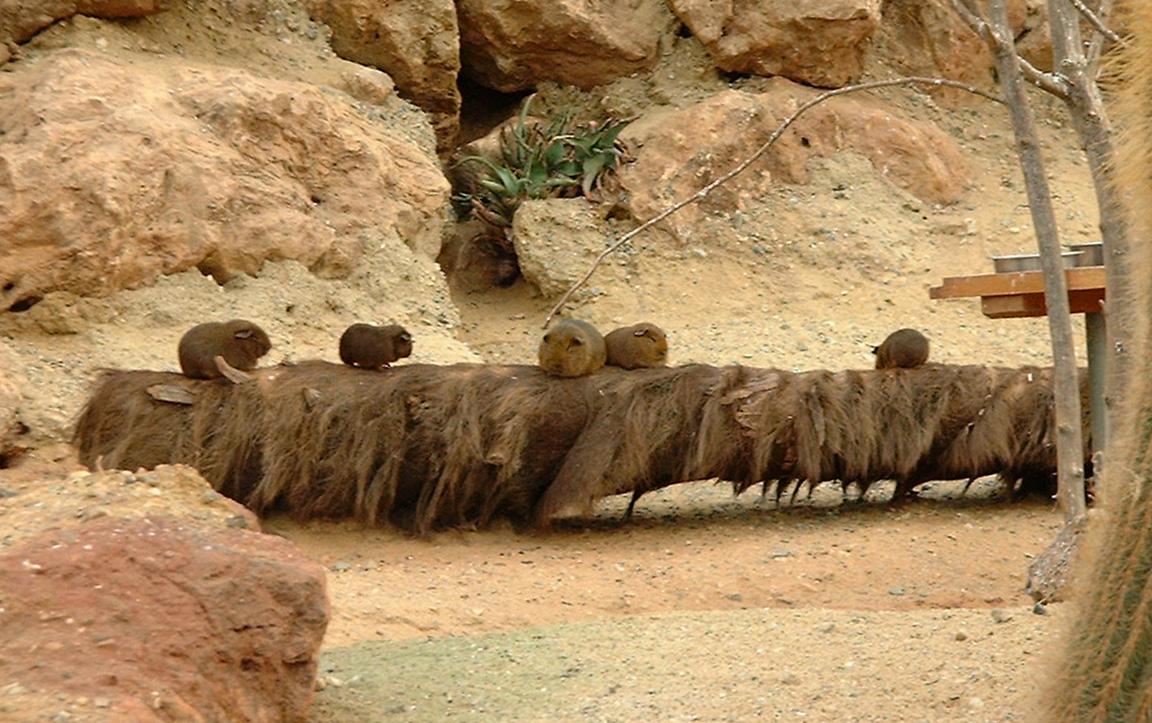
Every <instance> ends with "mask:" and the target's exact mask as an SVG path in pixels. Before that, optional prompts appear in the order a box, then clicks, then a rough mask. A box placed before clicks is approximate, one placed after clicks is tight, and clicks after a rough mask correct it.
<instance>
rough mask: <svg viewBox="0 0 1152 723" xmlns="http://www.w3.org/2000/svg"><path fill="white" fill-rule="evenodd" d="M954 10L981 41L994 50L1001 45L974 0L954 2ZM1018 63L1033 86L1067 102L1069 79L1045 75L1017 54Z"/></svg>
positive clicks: (1013, 45)
mask: <svg viewBox="0 0 1152 723" xmlns="http://www.w3.org/2000/svg"><path fill="white" fill-rule="evenodd" d="M952 9H953V10H955V11H956V14H957V15H959V16H960V19H961V20H963V21H964V22H965V23H966V24H967V25H968V27H969V28H971V30H972V32H974V33H976V35H978V36H979V37H980V39H981V40H983V41H984V43H985V44H986V45H987V46H988V47H989V48H993V47H995V46H996V44H997V43H999V40H998V39H997V38H995V37H994V36H993V35H992V31H991V30H989V28H988V22H987V21H986V20H985V19H984V18H983V16H981V15H980V12H979V10H978V8H977V7H976V4H975V3H973V2H972V0H952ZM1012 52H1014V53H1015V52H1016V46H1015V44H1014V43H1013V44H1012ZM1016 62H1017V63H1019V67H1020V74H1021V75H1023V76H1024V79H1025V80H1027V81H1028V82H1029V83H1031V84H1032V85H1034V86H1036V87H1037V88H1039V89H1041V90H1043V91H1046V92H1048V93H1051V94H1052V95H1054V96H1056V97H1057V98H1059V99H1060V100H1063V101H1067V100H1068V99H1069V96H1070V93H1071V91H1070V89H1069V85H1068V79H1067V78H1065V77H1064V76H1062V75H1059V74H1057V73H1045V72H1043V71H1042V70H1040V69H1039V68H1037V67H1036V66H1034V65H1032V64H1031V63H1029V62H1028V61H1027V60H1025V59H1024V58H1022V57H1020V54H1019V53H1016Z"/></svg>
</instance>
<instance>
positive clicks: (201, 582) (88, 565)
mask: <svg viewBox="0 0 1152 723" xmlns="http://www.w3.org/2000/svg"><path fill="white" fill-rule="evenodd" d="M160 477H167V478H173V477H175V478H179V485H180V486H181V487H182V488H184V490H185V492H187V490H188V488H191V489H194V490H197V491H196V494H198V495H201V496H203V497H204V498H205V499H206V500H207V498H208V497H209V496H214V497H213V499H214V500H215V501H214V502H213V503H212V504H214V505H216V506H218V507H221V509H222V511H226V510H225V508H226V509H232V508H233V507H234V508H235V509H233V512H234V513H235V514H232V515H231V516H229V517H228V520H229V525H230V528H229V527H225V526H223V525H220V524H219V523H214V522H212V521H211V520H214V519H217V517H216V516H214V515H210V514H206V515H203V516H204V517H205V521H198V520H195V519H192V518H190V517H187V516H186V515H187V511H185V513H184V514H182V515H180V516H177V515H178V514H180V513H179V512H177V511H175V510H172V509H171V508H173V507H174V506H173V505H169V508H170V511H169V513H168V514H151V515H148V516H144V517H133V518H121V517H116V516H113V514H112V512H113V511H114V510H115V509H116V506H117V503H116V502H115V501H114V500H110V499H109V498H108V497H105V498H104V500H105V502H106V504H105V505H92V506H90V507H87V508H86V509H85V508H84V507H82V508H81V509H82V510H84V511H83V512H82V513H81V515H80V519H82V520H84V521H83V522H80V523H79V524H77V523H76V522H75V521H74V522H72V524H70V525H69V524H68V523H65V524H64V526H63V527H53V528H51V529H50V530H49V531H47V532H44V533H41V534H39V535H34V536H31V537H26V538H24V539H21V540H20V541H19V542H17V543H15V544H14V545H12V546H11V547H10V548H8V549H7V550H4V551H3V553H2V554H0V591H2V592H0V597H2V600H0V608H2V609H3V613H2V614H0V680H4V681H5V682H6V683H7V682H9V681H18V682H17V683H16V685H15V687H12V686H9V687H8V688H7V689H6V692H7V695H5V696H3V699H2V700H0V717H3V718H5V719H6V720H32V719H35V720H47V719H48V718H49V716H50V715H52V714H54V713H62V714H65V715H67V716H69V717H68V718H67V719H69V720H73V719H79V720H124V721H128V720H131V721H151V720H155V721H162V720H237V721H239V720H249V721H256V720H259V721H304V720H306V718H307V713H308V708H309V706H310V704H311V700H312V690H313V681H314V679H315V674H316V669H317V663H318V655H319V647H320V643H321V640H322V638H323V635H324V631H325V629H326V627H327V622H328V600H327V592H326V586H325V578H324V571H323V569H322V568H321V567H320V566H319V565H318V564H316V563H313V562H311V561H309V560H308V559H306V558H305V557H304V556H303V554H302V553H301V552H299V550H297V549H296V547H295V546H294V545H292V544H291V543H289V542H287V541H286V540H284V539H282V538H279V537H274V536H271V535H264V534H260V533H258V532H254V531H252V530H250V529H243V528H244V527H246V526H254V525H255V524H256V523H255V519H254V518H253V517H252V516H251V513H247V512H246V511H242V510H241V508H239V506H238V505H235V503H232V502H230V501H227V500H224V499H223V498H220V496H219V495H217V494H216V493H214V492H212V491H211V490H210V488H208V487H207V483H205V482H204V481H203V479H202V478H200V477H199V476H198V475H196V474H195V472H194V471H192V470H190V469H188V468H180V467H176V468H171V467H167V468H159V469H158V470H157V471H156V472H151V473H146V474H145V475H144V476H142V477H137V476H134V475H129V474H128V473H113V472H109V473H101V474H99V475H85V474H84V473H80V474H78V475H74V476H73V478H70V481H65V482H64V483H62V484H60V485H58V486H61V487H69V486H70V482H74V483H77V484H78V486H79V489H82V490H83V492H84V494H83V495H80V496H77V497H72V498H71V499H72V500H73V501H72V506H73V509H75V505H76V504H77V503H80V502H82V501H86V502H92V501H93V500H92V498H91V497H90V496H89V495H90V494H94V493H96V492H97V491H100V490H108V489H113V488H118V487H120V485H126V484H132V485H134V486H135V487H136V488H139V489H140V491H141V493H144V495H143V496H144V498H145V499H148V498H151V499H153V500H155V499H156V498H155V496H152V495H150V494H147V493H150V492H152V491H156V490H161V489H165V487H166V486H167V484H166V483H164V482H161V481H160V480H159V479H158V478H160ZM129 479H131V480H132V481H131V483H129V482H128V480H129ZM117 481H120V484H119V485H117V484H116V482H117ZM153 483H155V484H156V485H157V486H153ZM39 496H40V497H41V499H44V497H45V495H44V494H43V493H41V494H40V495H39ZM120 496H121V497H122V496H124V495H123V494H121V495H120ZM5 504H6V505H12V506H18V505H21V504H22V502H21V496H20V495H17V496H15V497H13V498H11V499H9V500H6V501H5ZM135 504H136V510H137V514H138V513H139V511H140V510H141V508H142V507H145V506H147V505H140V504H139V503H138V502H137V503H135ZM185 510H187V508H185ZM19 512H20V510H16V511H15V512H14V517H15V518H16V519H24V518H22V517H20V516H19ZM128 514H132V512H128ZM49 519H50V518H49V517H48V516H41V518H40V522H41V524H47V522H48V520H49ZM75 519H76V516H75V515H73V520H75ZM233 522H235V523H238V524H235V525H233V524H232V523H233ZM17 591H18V594H17Z"/></svg>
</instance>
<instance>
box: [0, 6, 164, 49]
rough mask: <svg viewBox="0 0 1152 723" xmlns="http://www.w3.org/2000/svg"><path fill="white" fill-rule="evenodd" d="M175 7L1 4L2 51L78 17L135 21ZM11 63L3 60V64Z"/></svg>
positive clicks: (0, 33) (0, 44)
mask: <svg viewBox="0 0 1152 723" xmlns="http://www.w3.org/2000/svg"><path fill="white" fill-rule="evenodd" d="M170 7H172V0H0V48H2V47H3V46H4V45H5V44H7V43H23V42H24V41H25V40H28V39H29V38H31V37H32V36H33V35H35V34H36V33H37V32H38V31H40V30H43V29H44V28H46V27H48V26H49V25H51V24H52V23H54V22H56V21H57V20H62V19H64V18H69V17H72V16H73V15H76V14H77V13H79V14H82V15H90V16H92V17H95V18H135V17H141V16H144V15H154V14H156V13H159V12H163V11H164V10H167V9H168V8H170ZM5 61H7V58H6V57H2V56H0V62H5Z"/></svg>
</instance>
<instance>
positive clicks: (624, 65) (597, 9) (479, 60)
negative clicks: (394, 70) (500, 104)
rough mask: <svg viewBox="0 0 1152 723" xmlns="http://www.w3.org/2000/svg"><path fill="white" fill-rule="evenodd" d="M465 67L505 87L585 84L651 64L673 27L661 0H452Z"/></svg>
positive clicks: (483, 79) (487, 83)
mask: <svg viewBox="0 0 1152 723" xmlns="http://www.w3.org/2000/svg"><path fill="white" fill-rule="evenodd" d="M457 10H458V12H459V17H460V55H461V60H462V65H463V68H464V71H463V72H464V73H466V74H467V75H468V76H469V77H471V78H472V79H473V80H475V81H476V82H478V83H479V84H481V85H483V86H485V87H488V88H493V89H495V90H499V91H502V92H505V93H511V92H515V91H518V90H526V89H529V88H533V87H535V86H536V84H537V83H540V82H541V81H545V80H551V81H555V82H557V83H560V84H564V85H575V86H578V87H580V88H590V87H593V86H596V85H600V84H602V83H606V82H608V81H610V80H613V79H615V78H620V77H623V76H627V75H629V74H631V73H636V72H639V71H644V70H648V69H650V68H652V67H653V66H654V65H655V64H656V62H657V61H658V60H659V58H660V41H661V38H662V37H664V36H665V35H666V34H667V33H669V32H670V30H671V27H672V22H673V18H672V14H671V13H670V12H669V11H668V8H667V7H666V6H665V5H664V3H663V2H661V0H624V1H623V2H612V3H599V4H596V5H590V4H589V3H587V2H582V1H580V0H526V1H522V2H508V0H459V2H457Z"/></svg>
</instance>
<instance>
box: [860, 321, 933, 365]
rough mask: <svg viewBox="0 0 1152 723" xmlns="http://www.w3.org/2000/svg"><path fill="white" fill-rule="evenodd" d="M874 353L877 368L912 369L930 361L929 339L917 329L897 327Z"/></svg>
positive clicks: (873, 350)
mask: <svg viewBox="0 0 1152 723" xmlns="http://www.w3.org/2000/svg"><path fill="white" fill-rule="evenodd" d="M872 353H873V354H875V355H876V368H877V369H895V368H897V367H900V368H904V369H911V368H912V367H918V366H920V365H921V364H923V363H924V362H926V361H928V339H927V337H925V336H924V335H923V334H921V333H920V332H918V331H916V330H915V329H897V330H896V331H894V332H892V333H891V334H889V335H888V338H887V339H885V340H884V341H883V342H882V343H881V344H880V346H878V347H875V348H873V349H872Z"/></svg>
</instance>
